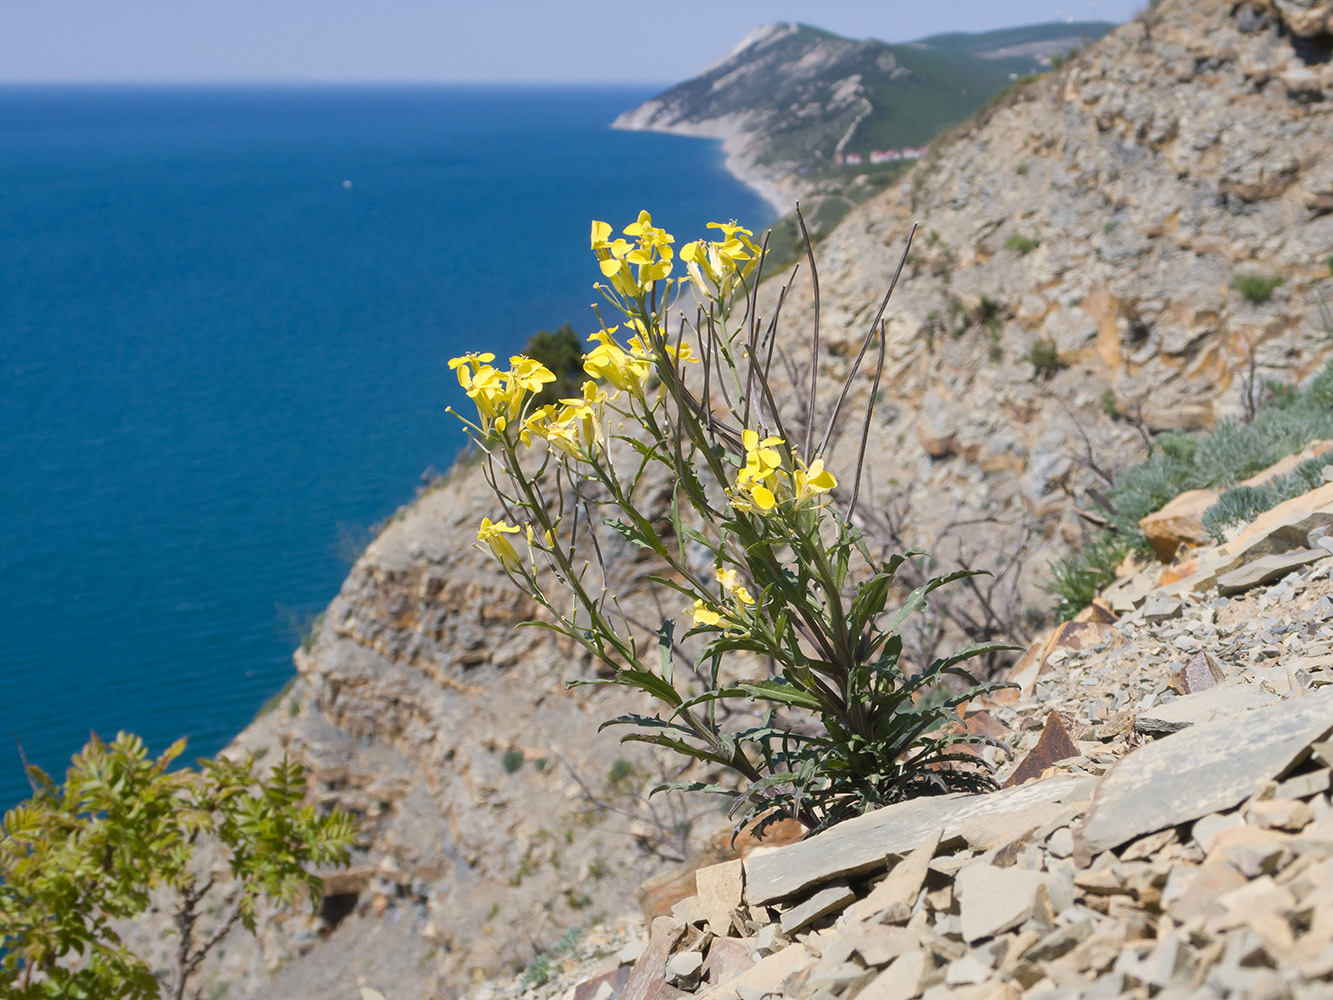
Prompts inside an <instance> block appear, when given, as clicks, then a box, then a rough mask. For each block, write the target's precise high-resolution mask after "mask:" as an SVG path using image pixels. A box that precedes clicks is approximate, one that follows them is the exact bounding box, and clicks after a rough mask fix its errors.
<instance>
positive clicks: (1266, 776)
mask: <svg viewBox="0 0 1333 1000" xmlns="http://www.w3.org/2000/svg"><path fill="white" fill-rule="evenodd" d="M1193 697H1198V696H1193ZM1330 731H1333V687H1325V688H1321V689H1320V690H1318V691H1316V692H1314V693H1313V694H1310V695H1307V696H1306V697H1303V698H1298V699H1295V700H1294V701H1285V702H1280V703H1278V704H1275V705H1269V706H1266V707H1264V708H1259V709H1255V710H1254V711H1253V712H1250V713H1249V714H1248V715H1246V717H1245V725H1243V726H1237V725H1234V724H1231V723H1228V722H1225V721H1223V722H1213V723H1209V724H1206V725H1200V726H1195V727H1192V728H1190V729H1187V730H1185V731H1183V732H1179V733H1175V734H1173V735H1170V736H1167V737H1166V738H1164V739H1160V740H1158V741H1157V742H1155V743H1153V744H1151V745H1150V746H1146V747H1143V748H1142V749H1140V750H1137V751H1135V752H1134V753H1132V754H1130V755H1129V756H1127V757H1125V758H1124V759H1123V760H1121V761H1120V762H1119V763H1117V764H1116V765H1115V767H1113V768H1112V769H1111V770H1110V772H1108V773H1107V774H1106V776H1105V777H1103V778H1102V779H1101V782H1100V784H1099V785H1098V786H1097V791H1096V794H1095V795H1094V796H1093V800H1092V805H1091V807H1090V809H1089V811H1088V815H1087V817H1086V818H1085V819H1084V822H1083V825H1082V827H1081V828H1080V830H1079V834H1080V837H1081V839H1082V842H1083V846H1084V848H1085V849H1086V850H1087V851H1089V852H1091V853H1094V854H1095V853H1098V852H1100V851H1104V850H1107V849H1109V848H1111V847H1116V846H1118V845H1120V844H1124V843H1126V842H1128V841H1130V840H1133V839H1134V838H1135V837H1140V836H1142V835H1143V834H1145V833H1153V832H1155V831H1157V830H1164V829H1166V828H1167V827H1168V826H1176V825H1178V824H1180V823H1185V822H1187V821H1189V820H1193V819H1198V818H1199V817H1200V816H1206V815H1207V814H1208V813H1210V812H1217V811H1220V810H1223V809H1229V808H1231V807H1233V806H1235V805H1237V804H1238V803H1239V802H1241V801H1243V800H1244V799H1246V798H1248V797H1249V796H1250V795H1252V794H1254V792H1255V791H1257V790H1258V789H1260V788H1262V787H1263V786H1264V785H1265V784H1266V783H1267V782H1269V781H1271V780H1273V779H1275V778H1279V777H1281V776H1282V774H1284V773H1285V772H1286V770H1287V769H1288V768H1289V767H1290V766H1291V765H1292V763H1293V762H1294V761H1296V760H1297V759H1298V758H1299V757H1300V756H1302V755H1303V754H1304V753H1305V751H1306V750H1307V749H1309V747H1310V746H1311V744H1313V743H1316V742H1318V741H1319V740H1321V739H1323V738H1324V737H1325V736H1326V735H1327V734H1328V733H1329V732H1330Z"/></svg>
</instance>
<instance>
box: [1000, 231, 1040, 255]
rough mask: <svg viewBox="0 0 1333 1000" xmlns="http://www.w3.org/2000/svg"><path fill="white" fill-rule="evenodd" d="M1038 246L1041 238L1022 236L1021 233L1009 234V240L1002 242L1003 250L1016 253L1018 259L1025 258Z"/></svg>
mask: <svg viewBox="0 0 1333 1000" xmlns="http://www.w3.org/2000/svg"><path fill="white" fill-rule="evenodd" d="M1039 246H1041V237H1039V236H1024V235H1023V234H1022V233H1010V234H1009V238H1008V239H1007V240H1005V241H1004V248H1005V249H1006V250H1016V251H1018V256H1020V257H1026V256H1027V255H1028V254H1030V253H1031V252H1032V251H1033V250H1035V249H1037V247H1039Z"/></svg>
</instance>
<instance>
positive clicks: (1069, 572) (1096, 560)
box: [1042, 533, 1130, 622]
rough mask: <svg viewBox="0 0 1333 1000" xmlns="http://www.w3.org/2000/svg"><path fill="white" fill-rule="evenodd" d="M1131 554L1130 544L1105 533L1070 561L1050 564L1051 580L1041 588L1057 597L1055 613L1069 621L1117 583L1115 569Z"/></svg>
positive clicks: (1069, 557) (1072, 556)
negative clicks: (1104, 590) (1100, 592)
mask: <svg viewBox="0 0 1333 1000" xmlns="http://www.w3.org/2000/svg"><path fill="white" fill-rule="evenodd" d="M1129 553H1130V545H1129V543H1128V542H1126V541H1124V540H1122V539H1120V538H1117V537H1116V536H1115V535H1112V534H1109V533H1107V534H1104V535H1102V536H1101V537H1100V538H1097V539H1094V540H1093V541H1092V542H1091V543H1090V544H1088V545H1085V546H1084V547H1083V548H1082V549H1080V550H1079V551H1077V552H1075V553H1073V554H1072V555H1070V556H1068V557H1067V558H1064V559H1060V560H1057V561H1056V562H1053V563H1049V564H1048V566H1047V568H1048V569H1049V571H1050V574H1051V579H1050V581H1049V582H1048V583H1045V584H1043V585H1042V589H1043V590H1045V591H1046V592H1047V593H1048V594H1051V595H1052V596H1054V597H1055V599H1056V600H1055V608H1054V611H1055V614H1056V616H1057V617H1058V618H1059V619H1060V621H1062V622H1063V621H1069V620H1070V619H1071V618H1073V617H1074V616H1075V615H1077V614H1078V613H1079V612H1080V611H1082V610H1083V609H1084V608H1086V607H1087V606H1088V605H1089V604H1091V603H1092V599H1093V598H1094V597H1096V596H1097V594H1098V592H1099V591H1100V590H1101V589H1102V588H1103V587H1105V586H1107V585H1108V584H1110V583H1113V582H1114V581H1115V571H1116V567H1117V566H1119V565H1120V564H1121V563H1122V562H1123V561H1124V559H1125V556H1127V555H1129Z"/></svg>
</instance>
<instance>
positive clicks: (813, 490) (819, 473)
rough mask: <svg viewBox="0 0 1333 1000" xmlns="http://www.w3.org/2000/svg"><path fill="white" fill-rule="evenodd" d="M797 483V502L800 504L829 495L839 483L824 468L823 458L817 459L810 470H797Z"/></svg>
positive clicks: (811, 464)
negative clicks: (824, 494)
mask: <svg viewBox="0 0 1333 1000" xmlns="http://www.w3.org/2000/svg"><path fill="white" fill-rule="evenodd" d="M795 483H796V502H797V503H798V504H799V503H804V502H805V501H806V500H809V499H811V498H812V497H817V496H819V495H820V494H822V493H828V492H829V491H830V490H832V489H833V488H834V487H835V486H837V485H838V481H837V480H836V479H834V478H833V473H831V472H829V471H828V470H826V469H825V468H824V460H823V459H822V458H817V459H815V460H814V461H813V462H811V463H810V465H809V467H808V468H805V469H797V470H796V476H795Z"/></svg>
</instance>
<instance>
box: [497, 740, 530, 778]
mask: <svg viewBox="0 0 1333 1000" xmlns="http://www.w3.org/2000/svg"><path fill="white" fill-rule="evenodd" d="M523 759H524V758H523V751H522V750H515V749H514V748H513V747H510V748H509V749H508V750H506V751H505V752H504V756H502V757H501V758H500V766H501V767H503V768H504V769H505V774H513V773H515V772H516V771H517V770H518V769H519V768H521V767H522V766H523Z"/></svg>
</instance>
